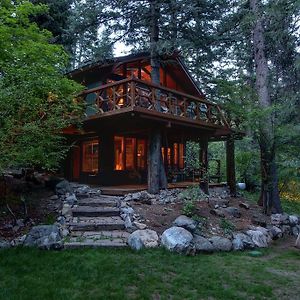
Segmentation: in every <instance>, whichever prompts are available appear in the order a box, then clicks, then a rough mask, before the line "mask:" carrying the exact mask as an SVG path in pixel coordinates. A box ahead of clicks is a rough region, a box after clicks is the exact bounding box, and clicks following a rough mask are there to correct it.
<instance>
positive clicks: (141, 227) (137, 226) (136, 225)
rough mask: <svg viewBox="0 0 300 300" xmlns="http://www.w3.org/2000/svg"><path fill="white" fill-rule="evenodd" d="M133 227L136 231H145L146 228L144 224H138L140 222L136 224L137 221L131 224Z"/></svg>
mask: <svg viewBox="0 0 300 300" xmlns="http://www.w3.org/2000/svg"><path fill="white" fill-rule="evenodd" d="M133 225H134V226H135V227H136V228H137V229H141V230H143V229H146V228H147V225H146V224H144V223H140V222H137V221H134V222H133Z"/></svg>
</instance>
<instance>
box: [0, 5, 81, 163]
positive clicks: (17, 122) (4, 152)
mask: <svg viewBox="0 0 300 300" xmlns="http://www.w3.org/2000/svg"><path fill="white" fill-rule="evenodd" d="M46 12H47V7H46V6H44V5H33V4H32V3H30V2H29V1H17V2H15V3H14V2H11V1H6V0H1V5H0V39H1V44H0V153H1V157H0V169H3V168H8V167H16V166H23V167H24V166H26V167H33V166H34V167H40V168H46V169H52V168H57V167H58V165H59V162H60V161H61V159H62V157H63V156H64V153H65V151H66V148H65V146H64V143H63V137H62V136H61V130H62V129H63V128H65V127H67V126H69V125H70V124H72V123H74V122H77V121H78V116H79V115H80V113H81V109H80V105H78V103H77V101H75V100H74V96H75V95H76V94H77V93H78V92H79V91H80V90H81V86H80V85H78V84H77V83H75V82H73V81H71V80H69V79H67V78H66V77H65V76H64V75H63V72H64V71H65V68H66V64H67V61H68V57H67V54H66V53H65V51H64V50H63V48H62V46H59V45H57V44H50V41H51V39H52V35H51V33H50V32H49V31H47V30H44V29H41V28H39V27H38V26H37V25H36V24H35V23H33V22H32V21H31V20H32V17H35V16H37V15H39V14H41V13H46Z"/></svg>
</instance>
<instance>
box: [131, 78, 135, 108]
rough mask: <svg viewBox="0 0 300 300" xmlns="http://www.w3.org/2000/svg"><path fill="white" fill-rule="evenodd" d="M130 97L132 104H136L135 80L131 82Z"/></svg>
mask: <svg viewBox="0 0 300 300" xmlns="http://www.w3.org/2000/svg"><path fill="white" fill-rule="evenodd" d="M130 97H131V106H132V107H134V106H135V82H134V81H131V82H130Z"/></svg>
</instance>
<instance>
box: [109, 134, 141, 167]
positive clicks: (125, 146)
mask: <svg viewBox="0 0 300 300" xmlns="http://www.w3.org/2000/svg"><path fill="white" fill-rule="evenodd" d="M114 143H115V164H114V169H115V170H117V171H122V170H134V169H144V168H145V167H146V141H145V140H142V139H138V140H137V139H136V138H132V137H122V136H115V138H114Z"/></svg>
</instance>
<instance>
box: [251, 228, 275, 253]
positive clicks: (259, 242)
mask: <svg viewBox="0 0 300 300" xmlns="http://www.w3.org/2000/svg"><path fill="white" fill-rule="evenodd" d="M246 234H247V235H248V236H250V237H251V239H252V241H253V243H254V244H255V246H256V247H258V248H266V247H268V244H269V242H270V240H271V237H270V235H269V232H268V230H267V229H266V228H263V227H256V228H255V227H254V228H253V229H250V230H247V232H246Z"/></svg>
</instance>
